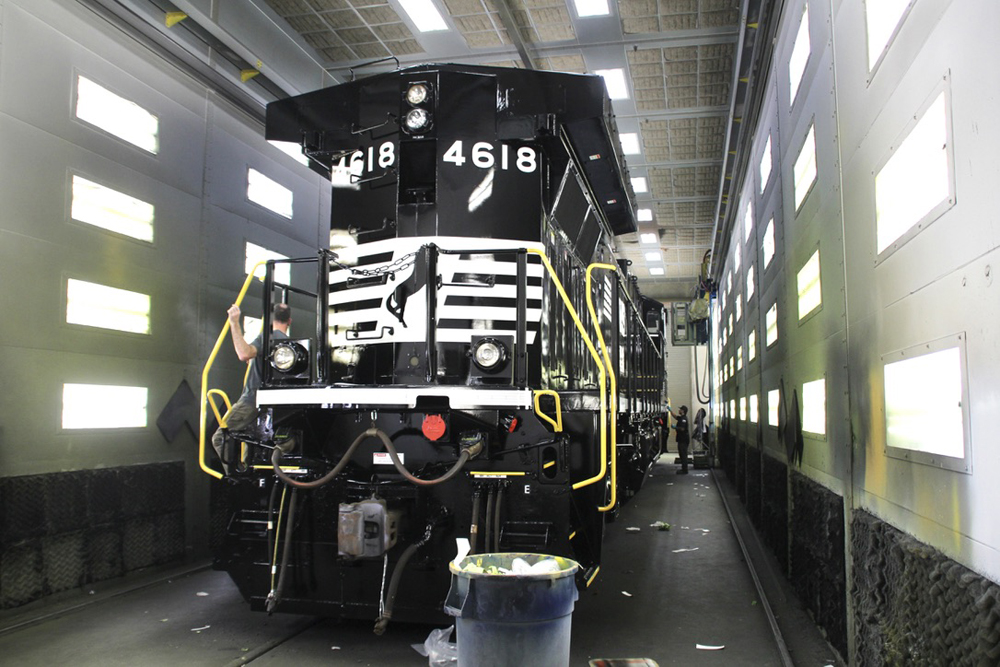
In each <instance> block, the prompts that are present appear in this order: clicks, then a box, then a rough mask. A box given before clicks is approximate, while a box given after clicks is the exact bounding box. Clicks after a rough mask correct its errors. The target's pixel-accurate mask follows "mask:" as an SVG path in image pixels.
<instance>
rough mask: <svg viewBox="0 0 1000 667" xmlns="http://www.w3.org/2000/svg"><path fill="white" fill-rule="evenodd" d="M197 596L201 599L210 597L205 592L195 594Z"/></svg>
mask: <svg viewBox="0 0 1000 667" xmlns="http://www.w3.org/2000/svg"><path fill="white" fill-rule="evenodd" d="M195 595H197V596H198V597H200V598H207V597H208V593H206V592H205V591H198V592H197V593H195Z"/></svg>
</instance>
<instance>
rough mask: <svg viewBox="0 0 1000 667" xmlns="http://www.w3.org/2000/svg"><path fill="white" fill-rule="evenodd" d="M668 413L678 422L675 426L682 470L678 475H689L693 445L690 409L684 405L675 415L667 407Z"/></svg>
mask: <svg viewBox="0 0 1000 667" xmlns="http://www.w3.org/2000/svg"><path fill="white" fill-rule="evenodd" d="M667 412H669V413H670V415H671V416H672V417H673V418H674V420H675V421H676V422H677V423H675V424H674V433H675V434H676V437H677V453H678V454H680V457H681V469H680V470H678V471H677V474H678V475H686V474H688V447H689V446H690V444H691V432H690V429H689V428H688V418H687V413H688V409H687V406H686V405H682V406H681V407H680V409H679V410H678V411H677V414H674V413H673V411H672V410H671V409H670V407H669V406H668V407H667Z"/></svg>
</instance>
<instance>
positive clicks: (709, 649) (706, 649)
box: [694, 644, 726, 651]
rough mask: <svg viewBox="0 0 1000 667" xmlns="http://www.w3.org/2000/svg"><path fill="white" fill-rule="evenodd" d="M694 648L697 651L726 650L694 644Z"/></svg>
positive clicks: (721, 647)
mask: <svg viewBox="0 0 1000 667" xmlns="http://www.w3.org/2000/svg"><path fill="white" fill-rule="evenodd" d="M694 647H695V648H696V649H698V650H699V651H721V650H722V649H724V648H726V647H725V646H708V645H706V644H695V645H694Z"/></svg>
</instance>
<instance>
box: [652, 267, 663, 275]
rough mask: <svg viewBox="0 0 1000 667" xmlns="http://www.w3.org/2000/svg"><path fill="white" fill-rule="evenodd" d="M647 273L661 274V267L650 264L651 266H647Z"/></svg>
mask: <svg viewBox="0 0 1000 667" xmlns="http://www.w3.org/2000/svg"><path fill="white" fill-rule="evenodd" d="M649 275H651V276H662V275H663V268H662V267H659V266H651V267H649Z"/></svg>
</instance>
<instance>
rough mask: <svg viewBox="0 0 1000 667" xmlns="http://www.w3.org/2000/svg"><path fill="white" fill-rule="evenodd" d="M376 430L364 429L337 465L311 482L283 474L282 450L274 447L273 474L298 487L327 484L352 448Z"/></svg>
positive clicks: (338, 471) (339, 469) (305, 487)
mask: <svg viewBox="0 0 1000 667" xmlns="http://www.w3.org/2000/svg"><path fill="white" fill-rule="evenodd" d="M376 432H378V429H377V428H374V427H372V428H370V429H368V430H367V431H365V432H364V433H362V434H361V435H359V436H358V437H357V438H355V439H354V442H352V443H351V446H350V447H348V448H347V451H346V452H344V455H343V456H341V457H340V461H338V462H337V465H336V466H334V468H333V470H331V471H330V472H328V473H326V474H325V475H323V476H322V477H320V478H319V479H315V480H313V481H311V482H302V481H299V480H297V479H292V478H291V477H289V476H288V475H287V474H285V471H284V470H282V469H281V457H282V456H283V455H284V450H282V449H281V448H280V447H275V448H274V451H273V452H272V453H271V465H272V467H273V468H274V474H275V475H277V476H278V477H279V478H280V479H281V481H283V482H285V483H286V484H289V485H291V486H293V487H296V488H299V489H315V488H317V487H320V486H323V485H324V484H327V483H329V482H330V481H332V480H333V478H334V477H336V476H337V475H338V474H339V473H340V471H341V470H343V469H344V467H345V466H346V465H347V462H348V461H350V460H351V455H352V454H354V450H355V449H357V448H358V446H359V445H361V443H362V442H364V441H365V438H369V437H372V436H374V435H375V434H376Z"/></svg>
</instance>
